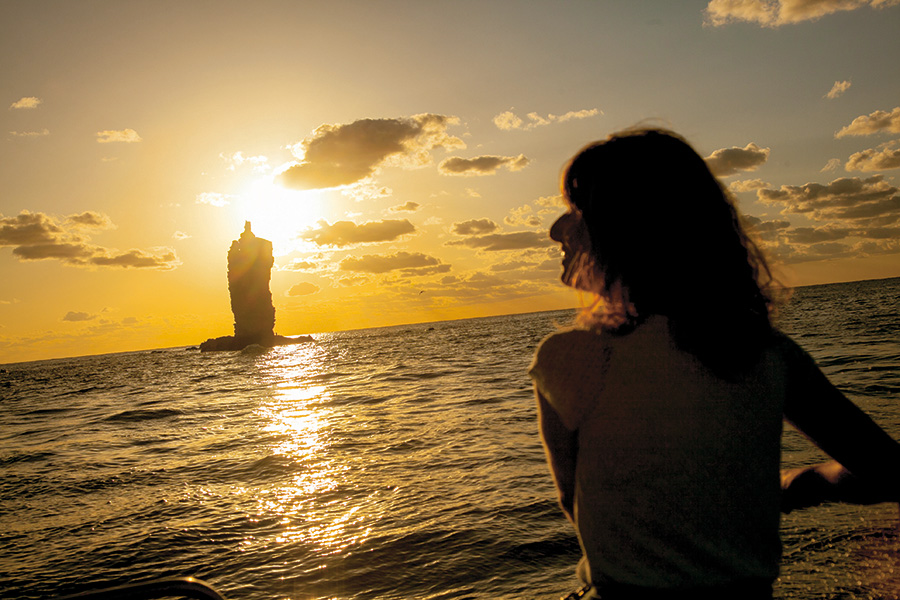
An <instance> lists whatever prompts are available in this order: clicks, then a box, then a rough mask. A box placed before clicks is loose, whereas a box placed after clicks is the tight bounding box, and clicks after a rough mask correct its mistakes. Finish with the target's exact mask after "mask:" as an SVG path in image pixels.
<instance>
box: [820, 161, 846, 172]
mask: <svg viewBox="0 0 900 600" xmlns="http://www.w3.org/2000/svg"><path fill="white" fill-rule="evenodd" d="M840 167H841V159H839V158H832V159H830V160H829V161H828V162H827V163H825V166H824V167H822V168H821V169H819V173H828V172H829V171H836V170H838V169H839V168H840Z"/></svg>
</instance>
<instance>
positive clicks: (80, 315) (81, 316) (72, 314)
mask: <svg viewBox="0 0 900 600" xmlns="http://www.w3.org/2000/svg"><path fill="white" fill-rule="evenodd" d="M98 316H99V315H92V314H89V313H86V312H79V311H75V310H70V311H69V312H67V313H66V315H65V316H64V317H63V318H62V320H63V321H70V322H72V323H79V322H82V321H93V320H94V319H96V318H97V317H98Z"/></svg>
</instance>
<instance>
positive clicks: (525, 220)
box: [503, 204, 543, 227]
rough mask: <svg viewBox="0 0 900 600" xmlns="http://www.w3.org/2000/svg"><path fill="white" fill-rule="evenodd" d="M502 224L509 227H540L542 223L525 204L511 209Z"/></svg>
mask: <svg viewBox="0 0 900 600" xmlns="http://www.w3.org/2000/svg"><path fill="white" fill-rule="evenodd" d="M503 222H504V223H505V224H506V225H509V226H510V227H518V226H520V225H524V226H525V227H540V226H541V225H542V224H543V223H542V222H541V220H540V218H538V217H537V216H536V215H534V214H532V212H531V207H530V206H529V205H527V204H524V205H522V206H519V207H517V208H513V209H511V210H510V211H509V215H507V216H506V217H504V218H503Z"/></svg>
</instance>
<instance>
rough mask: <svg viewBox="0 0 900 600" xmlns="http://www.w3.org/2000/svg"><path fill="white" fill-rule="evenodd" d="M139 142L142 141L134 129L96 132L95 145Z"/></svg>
mask: <svg viewBox="0 0 900 600" xmlns="http://www.w3.org/2000/svg"><path fill="white" fill-rule="evenodd" d="M140 141H142V140H141V136H139V135H138V133H137V131H135V130H134V129H105V130H103V131H98V132H97V143H99V144H111V143H114V142H124V143H126V144H134V143H135V142H140Z"/></svg>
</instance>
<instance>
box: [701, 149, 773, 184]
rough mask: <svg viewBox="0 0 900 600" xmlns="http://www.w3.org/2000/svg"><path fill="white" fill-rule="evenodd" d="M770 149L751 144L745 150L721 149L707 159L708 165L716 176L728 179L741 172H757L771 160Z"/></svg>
mask: <svg viewBox="0 0 900 600" xmlns="http://www.w3.org/2000/svg"><path fill="white" fill-rule="evenodd" d="M769 152H770V149H769V148H760V147H759V146H757V145H756V144H754V143H753V142H750V143H749V144H747V145H746V146H744V147H743V148H738V147H731V148H721V149H719V150H716V151H715V152H713V153H712V154H710V155H709V156H707V157H706V159H705V160H706V164H707V165H708V166H709V170H710V171H712V172H713V174H714V175H717V176H719V177H727V176H729V175H734V174H735V173H737V172H739V171H755V170H756V169H758V168H759V167H760V165H762V164H764V163H765V162H766V161H767V160H768V159H769Z"/></svg>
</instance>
